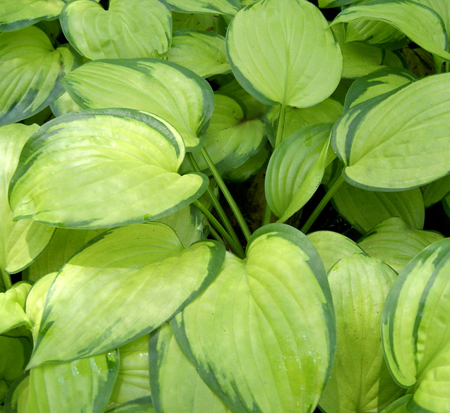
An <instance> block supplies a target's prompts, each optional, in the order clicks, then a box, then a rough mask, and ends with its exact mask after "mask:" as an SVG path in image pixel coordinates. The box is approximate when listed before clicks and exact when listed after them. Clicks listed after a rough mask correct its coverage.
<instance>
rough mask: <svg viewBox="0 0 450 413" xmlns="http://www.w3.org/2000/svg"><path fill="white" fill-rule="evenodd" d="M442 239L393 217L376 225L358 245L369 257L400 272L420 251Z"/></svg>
mask: <svg viewBox="0 0 450 413" xmlns="http://www.w3.org/2000/svg"><path fill="white" fill-rule="evenodd" d="M442 238H443V236H442V235H441V234H439V233H437V232H432V231H421V230H419V229H413V228H411V227H410V226H408V224H406V223H405V221H403V220H402V219H401V218H396V217H394V218H388V219H386V220H385V221H383V222H381V223H380V224H378V225H377V226H376V227H375V228H373V229H372V230H371V231H370V232H368V233H367V234H366V235H365V236H364V237H363V238H361V239H360V240H359V241H358V245H359V246H360V247H361V248H362V249H363V250H364V251H365V252H366V253H367V254H368V255H370V256H371V257H374V258H378V259H380V260H382V261H384V262H385V263H386V264H389V265H390V266H391V267H392V268H393V269H394V270H396V271H397V272H400V271H401V270H402V269H403V268H404V267H405V265H406V264H407V263H408V262H409V261H410V260H411V259H412V258H414V257H415V256H416V255H417V254H418V253H419V252H420V251H422V250H423V249H424V248H426V247H428V245H430V244H432V243H433V242H436V241H439V240H440V239H442Z"/></svg>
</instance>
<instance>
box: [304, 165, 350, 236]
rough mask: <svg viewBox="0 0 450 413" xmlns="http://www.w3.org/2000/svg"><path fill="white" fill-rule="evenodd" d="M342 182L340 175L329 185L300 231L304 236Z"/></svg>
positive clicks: (342, 177) (341, 175) (342, 178)
mask: <svg viewBox="0 0 450 413" xmlns="http://www.w3.org/2000/svg"><path fill="white" fill-rule="evenodd" d="M343 182H344V175H343V174H342V173H341V174H339V176H338V177H337V178H336V179H335V181H334V182H333V184H332V185H331V187H330V189H329V190H328V191H327V193H326V194H325V195H324V197H323V198H322V200H321V201H320V202H319V205H317V207H316V209H315V210H314V211H313V213H312V214H311V216H310V217H309V218H308V220H307V221H306V222H305V225H303V227H302V229H301V231H302V232H303V233H304V234H306V233H307V232H308V231H309V229H310V228H311V226H312V224H314V222H315V220H316V219H317V217H318V216H319V215H320V213H321V212H322V211H323V209H324V208H325V206H326V205H327V204H328V202H330V199H331V198H332V197H333V195H334V194H335V192H336V191H337V190H338V188H339V187H340V186H341V185H342V183H343Z"/></svg>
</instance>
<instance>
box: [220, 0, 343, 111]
mask: <svg viewBox="0 0 450 413" xmlns="http://www.w3.org/2000/svg"><path fill="white" fill-rule="evenodd" d="M292 39H301V41H300V42H299V41H291V40H292ZM227 53H228V58H229V61H230V64H231V69H232V71H233V73H234V75H235V76H236V79H237V80H238V81H239V83H240V84H241V85H242V86H243V87H244V88H245V89H246V90H247V91H248V92H249V93H250V94H252V95H253V96H255V97H256V98H257V99H258V100H260V101H261V102H263V103H266V104H269V105H273V104H276V103H280V104H282V105H289V106H295V107H308V106H312V105H315V104H317V103H319V102H322V101H323V100H324V99H326V98H327V97H329V96H330V95H331V93H332V92H333V91H334V89H336V87H337V85H338V83H339V80H340V78H341V72H342V56H341V52H340V50H339V45H338V44H337V42H336V40H335V39H334V37H333V33H332V32H331V30H330V29H329V27H328V23H327V21H326V20H325V18H324V17H323V15H322V13H321V12H320V11H319V9H318V8H317V7H315V6H314V5H313V4H311V3H309V2H306V1H302V0H278V1H261V2H257V3H254V4H253V5H250V6H248V7H246V8H245V9H243V10H241V11H240V12H239V13H238V14H237V15H236V16H235V18H234V19H233V20H232V22H231V24H230V26H229V28H228V32H227Z"/></svg>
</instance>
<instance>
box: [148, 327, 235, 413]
mask: <svg viewBox="0 0 450 413" xmlns="http://www.w3.org/2000/svg"><path fill="white" fill-rule="evenodd" d="M149 361H150V367H149V369H150V384H151V388H152V397H153V404H154V406H155V408H156V410H157V411H158V412H166V413H177V412H183V411H186V412H189V413H204V412H208V413H226V412H230V410H228V409H227V408H226V407H225V405H224V404H223V403H222V401H221V400H220V399H219V398H218V397H217V396H216V395H215V394H214V393H213V392H212V391H211V389H210V388H209V387H208V386H207V385H206V384H205V383H204V382H203V380H202V379H201V377H200V375H199V373H198V371H197V369H196V368H195V367H194V366H193V365H192V364H191V363H190V361H189V360H188V359H187V358H186V356H185V355H184V354H183V352H182V351H181V349H180V347H179V345H178V344H177V342H176V340H175V337H174V336H173V333H172V330H171V328H170V326H169V325H168V324H165V325H163V326H162V327H161V328H160V329H158V330H157V331H156V332H155V333H154V334H153V335H152V337H151V339H150V343H149Z"/></svg>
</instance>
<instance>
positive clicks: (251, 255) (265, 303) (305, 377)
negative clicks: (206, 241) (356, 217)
mask: <svg viewBox="0 0 450 413" xmlns="http://www.w3.org/2000/svg"><path fill="white" fill-rule="evenodd" d="M334 323H335V321H334V313H333V309H332V302H331V296H330V291H329V287H328V284H327V280H326V275H325V271H324V268H323V265H322V262H321V260H320V257H319V255H318V254H317V252H316V250H315V249H314V247H313V246H312V245H311V243H310V242H309V241H308V239H307V238H306V236H305V235H303V234H302V233H301V232H300V231H298V230H296V229H294V228H292V227H289V226H287V225H283V224H270V225H266V226H264V227H263V228H260V229H259V230H257V231H256V232H255V233H254V234H253V235H252V237H251V239H250V243H249V246H248V247H247V258H246V259H245V260H240V259H239V258H237V257H235V256H233V255H231V254H228V255H227V259H226V261H225V264H224V267H223V269H222V271H221V273H220V275H219V276H218V277H217V279H216V280H215V282H214V283H213V284H211V285H210V287H209V288H208V289H207V290H206V291H205V293H203V294H202V295H201V296H200V297H199V298H198V299H197V300H195V301H194V302H192V303H191V304H190V305H189V306H188V307H186V308H185V310H184V311H183V312H182V313H180V314H179V315H177V317H175V318H174V319H173V320H172V321H171V327H172V330H173V332H174V335H175V337H176V339H177V342H178V344H179V345H180V346H181V348H182V350H183V352H184V353H185V354H186V355H187V356H188V357H189V359H190V360H191V362H192V363H194V365H195V367H196V368H197V369H199V373H200V375H201V377H202V378H203V380H204V381H205V383H206V384H207V385H208V386H209V387H210V388H211V389H212V390H213V391H214V392H215V393H216V394H217V395H218V396H219V397H220V398H221V399H222V400H223V401H224V403H225V404H226V405H227V406H228V408H229V409H230V410H232V411H239V412H240V411H280V412H289V411H297V412H311V411H313V410H314V408H315V406H316V404H317V402H318V398H319V395H320V392H321V390H322V388H323V386H324V383H325V380H326V378H327V376H328V374H329V369H330V367H331V363H332V360H333V353H334V345H335V344H334V342H335V330H334V328H335V327H334V325H335V324H334Z"/></svg>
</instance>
